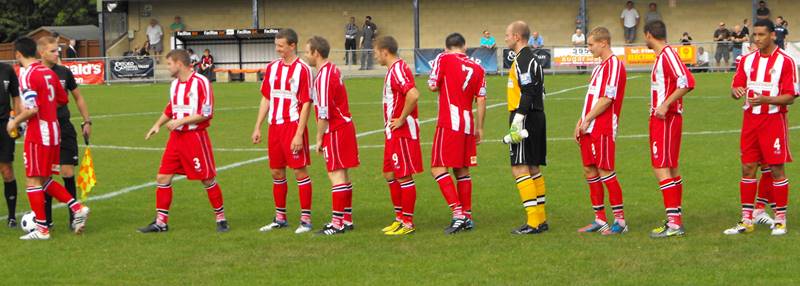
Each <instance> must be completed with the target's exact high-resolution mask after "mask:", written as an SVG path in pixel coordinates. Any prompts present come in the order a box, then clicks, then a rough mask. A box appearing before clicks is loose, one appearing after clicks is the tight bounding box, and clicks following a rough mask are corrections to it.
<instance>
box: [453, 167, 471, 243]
mask: <svg viewBox="0 0 800 286" xmlns="http://www.w3.org/2000/svg"><path fill="white" fill-rule="evenodd" d="M453 174H454V175H456V190H457V191H458V201H460V202H461V206H462V209H463V211H464V216H465V217H466V218H467V222H466V226H465V227H464V229H466V230H472V228H473V227H475V226H474V223H473V221H472V177H471V176H470V174H469V168H454V169H453Z"/></svg>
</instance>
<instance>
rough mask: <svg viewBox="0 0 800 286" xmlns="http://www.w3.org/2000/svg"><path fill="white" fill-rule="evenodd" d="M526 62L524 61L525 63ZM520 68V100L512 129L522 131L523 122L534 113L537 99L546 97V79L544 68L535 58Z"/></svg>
mask: <svg viewBox="0 0 800 286" xmlns="http://www.w3.org/2000/svg"><path fill="white" fill-rule="evenodd" d="M523 62H524V61H523ZM523 65H524V66H518V67H517V69H518V73H517V74H519V75H520V76H519V79H518V80H519V86H520V99H519V106H518V107H517V109H516V111H515V113H516V114H514V119H513V120H512V124H511V127H512V129H514V128H516V130H522V120H523V119H525V116H526V115H528V113H530V112H531V111H532V108H531V105H532V104H533V99H534V98H535V97H537V96H538V97H541V96H544V77H543V75H542V68H541V67H540V66H539V64H538V63H536V61H535V60H534V59H533V58H530V62H528V64H527V65H525V64H523Z"/></svg>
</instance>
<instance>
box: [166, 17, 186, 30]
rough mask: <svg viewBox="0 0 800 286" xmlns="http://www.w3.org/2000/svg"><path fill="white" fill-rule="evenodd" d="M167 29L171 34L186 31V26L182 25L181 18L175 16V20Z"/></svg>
mask: <svg viewBox="0 0 800 286" xmlns="http://www.w3.org/2000/svg"><path fill="white" fill-rule="evenodd" d="M169 29H170V30H172V31H173V32H177V31H186V25H184V24H183V19H181V16H175V20H174V22H172V24H170V25H169Z"/></svg>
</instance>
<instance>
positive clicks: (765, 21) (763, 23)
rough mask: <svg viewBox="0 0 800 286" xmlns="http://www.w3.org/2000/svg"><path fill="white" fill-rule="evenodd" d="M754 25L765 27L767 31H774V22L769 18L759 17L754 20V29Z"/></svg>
mask: <svg viewBox="0 0 800 286" xmlns="http://www.w3.org/2000/svg"><path fill="white" fill-rule="evenodd" d="M755 27H766V28H767V31H769V32H770V33H772V32H775V23H772V21H771V20H770V19H761V20H758V21H756V22H755V23H754V24H753V28H754V29H755Z"/></svg>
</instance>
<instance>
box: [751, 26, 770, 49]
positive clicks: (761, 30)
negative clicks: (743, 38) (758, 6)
mask: <svg viewBox="0 0 800 286" xmlns="http://www.w3.org/2000/svg"><path fill="white" fill-rule="evenodd" d="M753 43H755V44H756V46H758V48H759V49H761V50H762V51H769V50H772V47H774V46H775V23H772V21H770V20H769V19H761V20H758V21H756V22H755V23H754V24H753Z"/></svg>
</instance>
